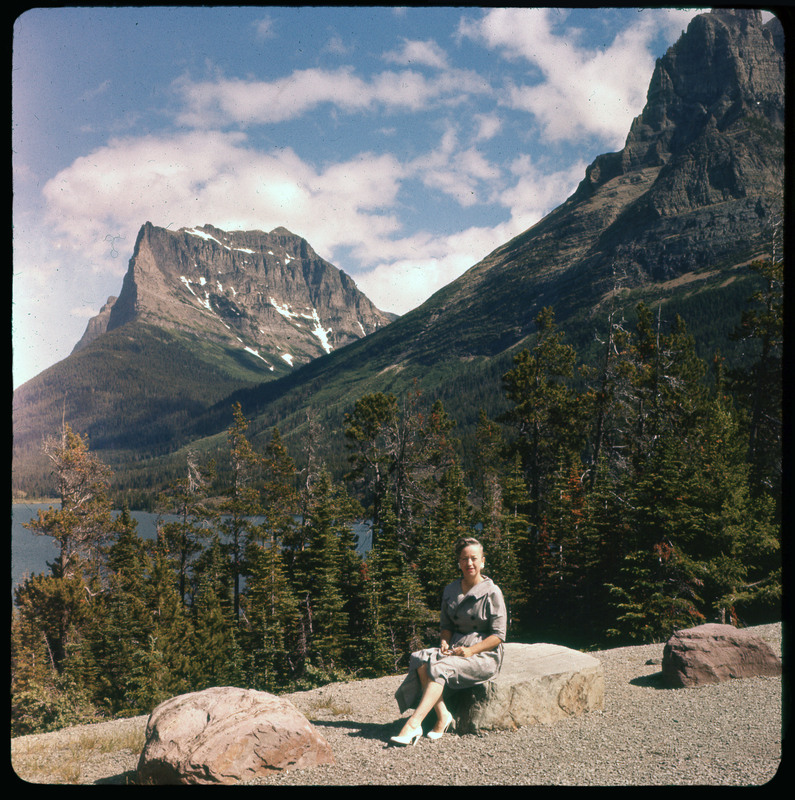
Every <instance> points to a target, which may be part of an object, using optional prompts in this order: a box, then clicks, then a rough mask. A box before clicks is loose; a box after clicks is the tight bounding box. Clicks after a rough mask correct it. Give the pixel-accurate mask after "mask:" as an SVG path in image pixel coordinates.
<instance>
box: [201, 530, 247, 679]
mask: <svg viewBox="0 0 795 800" xmlns="http://www.w3.org/2000/svg"><path fill="white" fill-rule="evenodd" d="M202 566H203V568H202V570H201V574H200V579H199V586H198V591H197V593H196V602H195V609H194V620H193V636H192V637H191V641H190V646H189V650H190V651H191V659H190V675H191V686H192V688H193V689H194V690H201V689H205V688H208V687H210V686H238V685H239V684H240V680H241V670H240V666H241V664H240V661H241V655H240V652H239V647H238V642H237V637H236V633H235V628H236V626H235V624H234V622H233V619H232V603H231V601H230V598H229V594H230V593H229V582H228V568H227V561H226V557H225V555H224V553H223V549H222V547H221V542H220V540H219V538H218V536H217V535H215V536H213V539H212V543H211V545H210V547H209V548H208V550H207V553H206V558H205V563H204V564H203V565H202Z"/></svg>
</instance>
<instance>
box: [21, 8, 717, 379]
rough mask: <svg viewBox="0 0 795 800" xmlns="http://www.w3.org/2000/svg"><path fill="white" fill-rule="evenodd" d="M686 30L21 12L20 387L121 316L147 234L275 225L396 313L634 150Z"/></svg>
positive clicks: (572, 19)
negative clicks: (660, 66)
mask: <svg viewBox="0 0 795 800" xmlns="http://www.w3.org/2000/svg"><path fill="white" fill-rule="evenodd" d="M703 10H706V9H701V11H703ZM697 13H700V11H699V10H697V9H667V8H656V9H644V10H640V9H633V8H610V7H607V8H592V9H580V8H558V9H554V8H536V7H532V8H502V9H490V8H480V7H466V6H459V7H405V8H401V7H391V6H386V7H366V6H356V7H351V8H343V7H339V6H333V7H323V6H318V7H300V6H299V7H277V6H262V7H253V6H241V7H225V6H218V7H212V6H202V7H185V6H181V7H174V8H171V7H114V8H111V7H108V8H99V7H97V8H92V7H80V8H78V7H75V8H68V7H65V8H38V9H31V10H28V11H26V12H25V13H23V14H22V15H20V16H19V17H18V18H17V19H16V22H15V26H14V32H13V33H14V36H13V53H12V149H13V153H12V166H13V173H12V179H13V193H14V194H13V279H12V292H13V297H12V354H13V361H12V364H13V385H14V388H16V387H17V386H19V385H21V384H22V383H23V382H25V381H27V380H29V379H30V378H32V377H34V376H35V375H37V374H39V373H40V372H42V371H43V370H44V369H46V368H47V367H49V366H51V365H52V364H54V363H56V362H57V361H60V360H61V359H63V358H66V357H67V356H68V355H69V354H70V352H71V351H72V348H73V347H74V345H75V344H76V343H77V341H78V340H79V339H80V337H81V336H82V334H83V332H84V330H85V327H86V324H87V322H88V320H89V319H90V318H91V317H92V316H94V315H96V314H97V313H98V312H99V310H100V308H101V307H102V306H103V304H104V303H105V302H106V301H107V299H108V297H110V296H111V295H113V296H118V294H119V292H120V291H121V286H122V279H123V277H124V274H125V272H126V271H127V267H128V263H129V260H130V257H131V256H132V251H133V247H134V244H135V239H136V236H137V233H138V231H139V230H140V228H141V226H142V225H143V224H144V223H145V222H147V221H148V222H151V223H153V224H154V225H158V226H161V227H165V228H171V229H178V228H182V227H193V226H199V225H204V224H206V223H210V224H212V225H215V226H217V227H219V228H221V229H223V230H262V231H270V230H273V229H274V228H276V227H279V226H283V227H285V228H287V229H289V230H290V231H292V232H293V233H295V234H298V235H300V236H302V237H304V238H305V239H306V240H307V241H308V242H309V244H310V245H311V246H312V247H313V248H314V250H315V251H316V252H317V253H318V254H319V255H320V256H321V257H323V258H325V259H326V260H328V261H330V262H331V263H332V264H334V265H335V266H336V267H338V268H339V269H342V270H344V271H345V272H346V273H348V274H349V275H350V276H351V277H352V278H353V279H354V280H355V282H356V284H357V286H358V287H359V289H360V290H361V291H363V292H364V293H365V294H366V295H367V296H368V297H369V298H370V299H371V300H372V301H373V302H374V303H375V305H376V306H378V307H379V308H381V309H382V310H384V311H392V312H395V313H398V314H403V313H406V312H407V311H409V310H411V309H412V308H415V307H416V306H418V305H420V304H421V303H422V302H424V301H425V300H426V299H428V297H430V296H431V295H432V294H433V293H434V292H436V291H437V290H438V289H440V288H442V287H443V286H445V285H446V284H448V283H450V282H451V281H453V280H455V279H456V278H458V277H459V276H460V275H462V274H463V273H464V272H465V271H466V270H467V269H468V268H469V267H471V266H473V265H474V264H476V263H477V262H478V261H480V260H481V259H482V258H484V257H485V256H486V255H488V254H489V253H490V252H491V251H492V250H494V249H495V248H496V247H498V246H500V245H501V244H503V243H505V242H507V241H508V240H510V239H511V238H513V237H514V236H516V235H517V234H519V233H521V232H522V231H524V230H527V229H528V228H529V227H531V226H532V225H533V224H535V223H536V222H537V221H538V220H540V219H541V218H542V217H544V216H545V215H546V214H547V213H549V212H550V211H552V210H553V209H554V208H556V207H557V206H558V205H560V204H561V203H562V202H563V201H564V200H566V198H567V197H569V196H570V195H571V194H572V192H573V191H574V190H575V189H576V187H577V185H578V183H579V182H580V181H581V180H582V178H583V177H584V175H585V168H586V167H587V166H588V164H590V163H591V162H592V161H593V159H594V158H595V157H596V156H597V155H600V154H601V153H606V152H613V151H617V150H620V149H621V148H622V147H623V146H624V142H625V140H626V136H627V133H628V132H629V128H630V125H631V123H632V120H633V118H634V117H636V116H637V115H638V114H640V112H641V111H642V110H643V106H644V104H645V99H646V91H647V89H648V85H649V80H650V78H651V75H652V72H653V69H654V65H655V61H656V59H657V58H659V57H661V56H662V55H664V53H665V51H666V50H667V49H668V47H670V46H671V45H672V44H674V43H675V42H676V40H677V39H678V38H679V37H680V35H681V34H682V33H683V31H684V30H685V29H686V27H687V25H688V23H689V21H690V19H692V17H693V16H695V15H696V14H697Z"/></svg>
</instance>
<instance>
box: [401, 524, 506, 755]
mask: <svg viewBox="0 0 795 800" xmlns="http://www.w3.org/2000/svg"><path fill="white" fill-rule="evenodd" d="M455 555H456V559H457V561H458V566H459V568H460V569H461V577H460V578H458V579H456V580H454V581H453V582H452V583H451V584H449V585H448V586H447V587H445V590H444V593H443V594H442V610H441V642H440V643H439V647H430V648H427V649H425V650H418V651H417V652H415V653H412V654H411V658H410V660H409V672H408V675H407V676H406V679H405V680H404V681H403V683H402V684H401V685H400V687H399V688H398V690H397V692H396V693H395V699H396V700H397V703H398V707H399V708H400V711H401V713H403V712H404V711H406V710H407V709H409V708H415V711H414V713H413V714H412V715H411V716H410V717H409V718H408V719H407V720H406V723H405V725H404V726H403V728H402V730H401V731H400V733H399V734H398V735H397V736H393V737H392V738H391V739H390V742H392V743H393V744H397V745H408V744H416V743H417V740H418V739H419V737H420V736H421V735H422V721H423V720H424V719H425V717H426V716H427V714H428V712H429V711H430V710H431V709H434V710H435V711H436V725H435V726H434V727H433V729H432V730H430V731H428V734H427V736H428V738H429V739H440V738H441V737H442V736H443V735H444V733H445V731H446V730H447V729H448V728H449V727H450V725H451V723H452V722H453V715H452V714H451V713H450V712H449V711H448V709H447V706H446V705H445V703H444V700H443V699H442V693H443V691H444V687H445V686H449V687H450V688H451V689H464V688H466V687H468V686H474V685H475V684H478V683H485V682H486V681H488V680H491V679H492V678H494V677H495V676H496V675H497V673H498V672H499V671H500V666H501V664H502V643H503V642H504V641H505V636H506V632H507V627H508V614H507V611H506V607H505V599H504V598H503V596H502V592H501V591H500V588H499V587H498V586H497V585H496V584H495V583H494V582H493V581H492V580H491V578H488V577H486V576H485V575H483V574H482V569H483V566H484V564H485V558H484V556H483V547H482V545H481V544H480V542H479V541H478V540H477V539H473V538H465V539H459V540H458V542H456V546H455Z"/></svg>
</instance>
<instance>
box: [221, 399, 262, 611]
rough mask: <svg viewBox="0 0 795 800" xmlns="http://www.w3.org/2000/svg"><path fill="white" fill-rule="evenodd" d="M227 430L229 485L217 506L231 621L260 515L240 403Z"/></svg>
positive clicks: (252, 456)
mask: <svg viewBox="0 0 795 800" xmlns="http://www.w3.org/2000/svg"><path fill="white" fill-rule="evenodd" d="M232 416H233V422H232V426H231V427H230V428H229V431H228V436H229V445H230V453H229V466H230V471H231V481H230V485H229V487H228V490H227V494H226V496H225V497H224V499H223V500H222V501H221V503H220V504H219V506H218V511H219V513H220V515H221V519H220V522H219V524H218V527H219V529H220V531H221V532H222V533H223V534H224V535H225V536H226V538H227V543H228V545H229V552H230V557H231V563H232V582H233V606H234V619H235V620H236V621H237V620H239V618H240V581H241V578H242V576H243V573H244V569H245V567H244V563H243V556H244V553H245V547H246V542H247V540H248V537H249V535H250V533H251V530H252V528H253V526H254V521H253V519H252V518H253V517H257V516H259V515H260V514H261V513H262V509H261V506H260V502H259V492H258V491H257V489H256V487H255V486H254V485H253V481H254V477H255V469H256V467H257V465H258V463H259V457H258V456H257V454H256V453H255V452H254V449H253V447H252V446H251V443H250V442H249V440H248V438H247V437H246V431H247V430H248V421H247V420H246V418H245V417H244V416H243V411H242V409H241V406H240V403H236V404H235V405H234V407H233V409H232Z"/></svg>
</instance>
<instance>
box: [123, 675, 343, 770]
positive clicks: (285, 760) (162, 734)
mask: <svg viewBox="0 0 795 800" xmlns="http://www.w3.org/2000/svg"><path fill="white" fill-rule="evenodd" d="M333 763H334V756H333V754H332V752H331V748H330V747H329V745H328V743H327V742H326V740H325V739H324V738H323V737H322V736H321V735H320V734H319V733H317V732H316V731H315V729H314V728H313V727H312V725H311V724H310V723H309V721H308V720H307V719H306V717H305V716H304V715H303V714H301V712H300V711H298V709H297V708H295V706H293V704H292V703H290V702H289V701H288V700H285V699H283V698H280V697H276V696H275V695H272V694H269V693H267V692H258V691H255V690H253V689H238V688H235V687H229V686H224V687H215V688H212V689H205V690H204V691H201V692H192V693H190V694H183V695H179V696H177V697H173V698H171V699H170V700H166V701H165V702H164V703H161V704H160V705H159V706H157V708H155V710H154V711H153V712H152V714H151V715H150V717H149V721H148V722H147V725H146V744H145V746H144V749H143V752H142V753H141V757H140V759H139V762H138V781H139V783H142V784H188V785H197V784H210V785H219V784H221V785H222V784H236V783H241V782H243V781H246V780H250V779H252V778H256V777H260V776H264V775H268V774H272V773H273V772H276V771H278V770H282V769H286V768H288V767H291V768H297V769H299V768H305V767H311V766H313V765H316V764H333Z"/></svg>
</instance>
